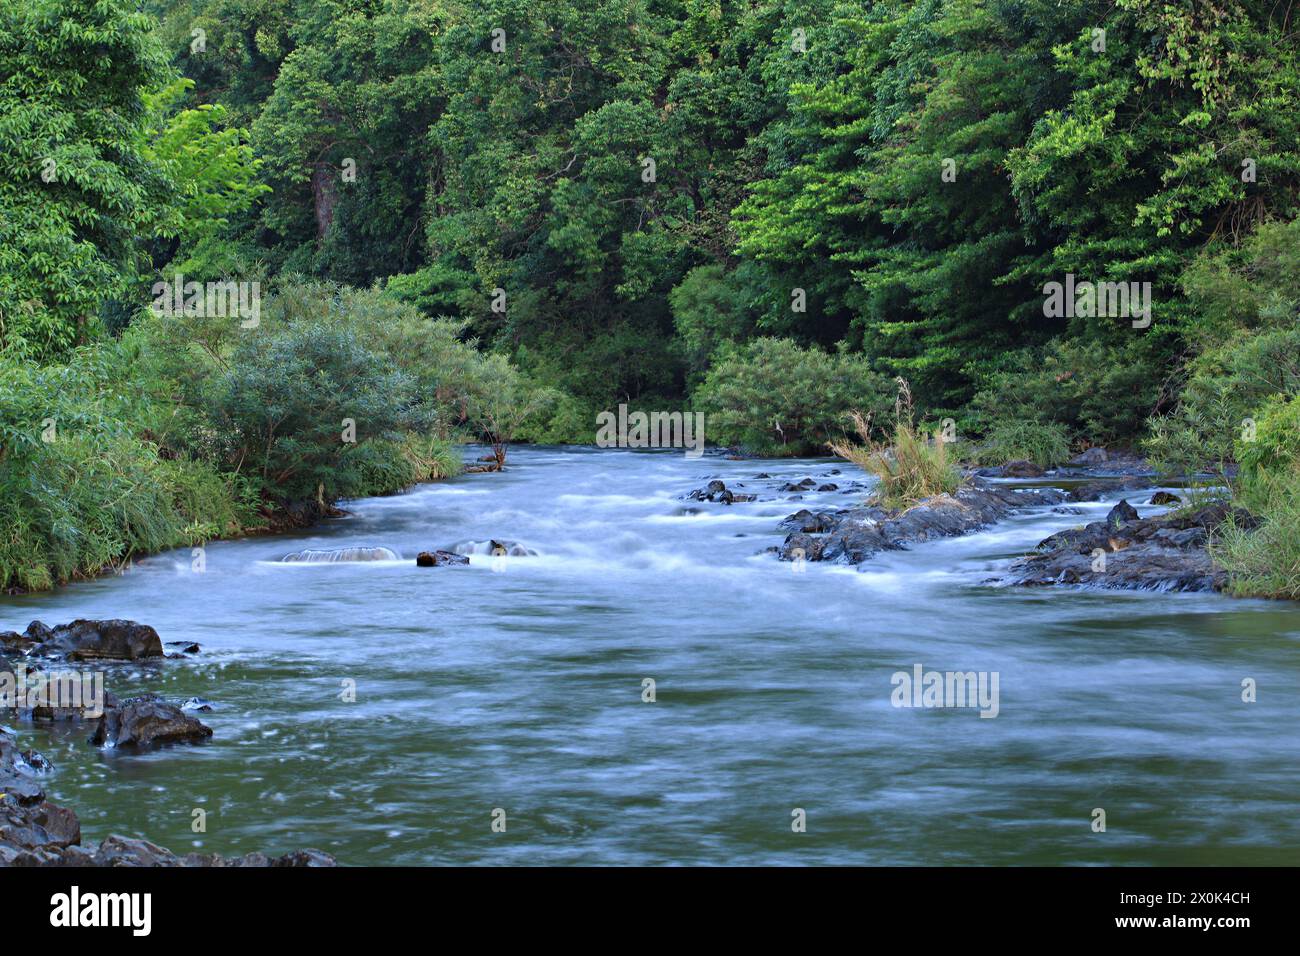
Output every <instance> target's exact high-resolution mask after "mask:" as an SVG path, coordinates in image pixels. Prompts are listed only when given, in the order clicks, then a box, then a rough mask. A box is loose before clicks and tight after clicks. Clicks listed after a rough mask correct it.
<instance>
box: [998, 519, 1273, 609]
mask: <svg viewBox="0 0 1300 956" xmlns="http://www.w3.org/2000/svg"><path fill="white" fill-rule="evenodd" d="M1230 513H1231V514H1232V516H1233V520H1234V521H1235V522H1236V523H1237V524H1238V525H1239V526H1241V527H1245V528H1251V527H1254V525H1255V519H1254V518H1252V517H1251V516H1250V515H1249V514H1247V513H1246V512H1245V511H1242V510H1241V509H1237V510H1236V511H1231V509H1230V508H1229V506H1228V505H1227V504H1226V503H1222V502H1220V503H1215V504H1212V505H1206V506H1204V507H1202V508H1198V509H1195V510H1194V511H1192V512H1190V513H1185V514H1184V513H1174V514H1165V515H1160V516H1157V517H1153V518H1138V519H1136V520H1132V521H1127V522H1125V523H1123V524H1122V525H1120V526H1118V527H1117V526H1116V525H1113V524H1111V523H1110V522H1109V521H1094V522H1092V523H1091V524H1088V525H1085V526H1084V527H1082V528H1069V529H1067V530H1065V531H1060V532H1057V533H1056V534H1054V535H1052V536H1050V537H1048V538H1045V539H1044V540H1043V541H1041V542H1040V543H1039V545H1038V547H1037V548H1036V549H1035V552H1036V553H1034V554H1032V555H1030V556H1028V557H1026V558H1022V559H1020V560H1018V561H1016V562H1014V563H1013V564H1012V565H1011V566H1010V568H1009V569H1008V572H1007V574H1006V575H1005V576H1004V577H1002V578H998V579H994V583H1001V584H1012V585H1033V586H1046V585H1056V584H1073V585H1085V586H1088V587H1098V588H1117V589H1127V590H1142V591H1210V590H1220V589H1222V587H1223V585H1224V584H1225V583H1226V580H1227V576H1226V574H1225V573H1224V572H1223V570H1222V569H1220V568H1218V567H1216V566H1215V564H1214V562H1213V559H1212V558H1211V557H1210V554H1209V552H1208V551H1207V549H1206V545H1207V543H1208V542H1209V539H1210V536H1211V535H1212V534H1213V533H1214V532H1215V529H1217V528H1218V527H1219V526H1220V525H1221V524H1223V522H1224V521H1225V520H1226V519H1227V517H1228V515H1229V514H1230ZM1101 559H1104V560H1101Z"/></svg>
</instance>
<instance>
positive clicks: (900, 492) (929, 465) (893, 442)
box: [830, 379, 962, 508]
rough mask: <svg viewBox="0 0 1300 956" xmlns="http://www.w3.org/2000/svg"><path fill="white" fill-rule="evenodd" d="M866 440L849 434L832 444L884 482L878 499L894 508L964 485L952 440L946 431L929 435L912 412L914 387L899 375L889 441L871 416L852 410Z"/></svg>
mask: <svg viewBox="0 0 1300 956" xmlns="http://www.w3.org/2000/svg"><path fill="white" fill-rule="evenodd" d="M849 417H850V419H851V421H852V422H853V427H854V430H855V431H856V432H857V434H858V438H859V439H860V441H861V444H857V443H854V442H852V441H849V440H847V439H842V440H839V441H833V442H831V443H830V449H831V451H832V452H834V453H835V454H836V455H838V456H839V457H841V458H843V459H845V460H846V461H849V462H852V463H853V464H855V465H857V466H858V467H859V468H861V469H863V470H864V471H866V472H868V473H870V474H872V475H875V476H876V478H877V480H878V482H879V484H878V486H877V492H876V498H877V500H878V501H879V502H880V503H881V504H882V505H884V506H886V507H890V508H907V507H910V506H911V505H914V504H916V503H917V502H918V501H921V500H922V499H925V498H932V497H934V496H935V495H950V494H952V493H953V492H955V491H956V490H957V489H958V488H959V487H960V486H961V481H962V479H961V472H960V471H959V470H958V469H957V466H956V464H955V463H954V462H953V461H951V460H950V458H949V454H948V442H946V441H945V440H944V436H943V433H942V431H941V430H939V429H936V430H935V431H934V433H933V435H930V436H928V437H927V436H926V434H925V432H924V430H923V429H921V428H919V427H917V425H916V423H915V421H914V418H913V412H912V396H911V390H910V389H909V388H908V385H907V383H906V382H905V381H903V380H902V379H899V392H898V399H897V401H896V402H895V406H894V425H893V429H892V431H890V432H889V433H888V435H887V439H886V440H885V441H878V440H877V439H876V438H875V434H876V432H875V430H874V429H873V428H872V424H871V416H870V415H863V414H862V413H861V412H856V411H855V412H852V413H850V415H849Z"/></svg>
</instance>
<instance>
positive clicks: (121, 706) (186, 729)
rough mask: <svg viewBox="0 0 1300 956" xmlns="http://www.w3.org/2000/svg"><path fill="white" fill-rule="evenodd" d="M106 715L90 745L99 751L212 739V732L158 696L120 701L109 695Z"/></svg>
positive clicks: (99, 721)
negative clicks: (99, 748) (107, 748)
mask: <svg viewBox="0 0 1300 956" xmlns="http://www.w3.org/2000/svg"><path fill="white" fill-rule="evenodd" d="M106 697H107V701H106V704H105V708H104V715H103V716H102V717H100V718H99V720H98V722H97V723H96V725H95V733H94V736H93V737H91V738H90V742H91V743H92V744H94V745H95V746H97V747H137V748H146V747H156V746H159V745H162V744H173V743H193V742H196V741H200V740H206V739H207V738H209V737H211V736H212V728H211V727H208V726H207V725H206V724H204V723H203V722H202V721H200V720H199V719H198V718H197V717H191V716H190V715H189V714H187V713H185V711H184V710H182V709H181V708H180V707H177V706H176V705H175V704H169V703H167V702H166V701H165V700H163V699H162V698H161V697H159V696H158V695H157V694H144V695H142V696H140V697H130V698H127V699H126V700H123V701H119V700H118V699H117V698H116V697H115V696H114V695H112V694H108V695H106Z"/></svg>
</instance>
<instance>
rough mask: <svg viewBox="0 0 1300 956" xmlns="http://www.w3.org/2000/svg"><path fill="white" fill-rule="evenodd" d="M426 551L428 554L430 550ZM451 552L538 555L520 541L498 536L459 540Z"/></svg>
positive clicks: (463, 553) (515, 555) (458, 553)
mask: <svg viewBox="0 0 1300 956" xmlns="http://www.w3.org/2000/svg"><path fill="white" fill-rule="evenodd" d="M425 553H426V554H427V553H428V552H425ZM434 553H435V554H446V553H447V552H446V551H438V552H434ZM450 553H452V554H454V555H457V556H462V557H463V556H464V555H472V554H487V555H492V556H493V557H504V556H507V555H508V556H510V557H515V558H524V557H529V558H534V557H536V556H537V552H536V551H534V550H533V549H532V548H529V547H525V546H524V545H522V544H520V543H519V542H518V541H508V540H504V539H503V540H497V539H496V538H489V539H488V540H487V541H458V542H457V543H456V544H453V545H452V546H451V549H450Z"/></svg>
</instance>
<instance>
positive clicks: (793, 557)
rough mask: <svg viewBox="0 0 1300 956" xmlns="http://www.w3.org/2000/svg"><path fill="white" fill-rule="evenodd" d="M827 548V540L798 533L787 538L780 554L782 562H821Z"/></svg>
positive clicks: (779, 551)
mask: <svg viewBox="0 0 1300 956" xmlns="http://www.w3.org/2000/svg"><path fill="white" fill-rule="evenodd" d="M825 546H826V539H825V538H823V537H818V536H814V535H811V534H803V533H802V532H798V531H796V532H794V533H793V534H789V535H787V536H786V539H785V541H784V542H782V544H781V547H780V548H779V549H778V554H779V555H780V557H781V560H782V561H799V560H804V561H821V560H822V549H823V548H825Z"/></svg>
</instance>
